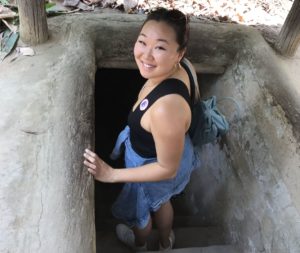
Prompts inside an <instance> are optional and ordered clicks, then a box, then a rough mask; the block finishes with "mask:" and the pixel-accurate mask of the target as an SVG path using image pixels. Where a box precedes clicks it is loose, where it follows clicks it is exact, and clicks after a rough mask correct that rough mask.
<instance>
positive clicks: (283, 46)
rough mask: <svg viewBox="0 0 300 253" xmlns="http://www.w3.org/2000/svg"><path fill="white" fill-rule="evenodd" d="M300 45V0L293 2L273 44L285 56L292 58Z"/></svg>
mask: <svg viewBox="0 0 300 253" xmlns="http://www.w3.org/2000/svg"><path fill="white" fill-rule="evenodd" d="M299 43H300V0H294V3H293V6H292V8H291V10H290V12H289V14H288V16H287V18H286V20H285V22H284V25H283V27H282V28H281V31H280V33H279V37H278V39H277V42H276V44H275V47H276V48H277V50H278V51H279V52H280V53H281V54H282V55H285V56H293V55H294V54H295V53H296V50H297V48H298V46H299Z"/></svg>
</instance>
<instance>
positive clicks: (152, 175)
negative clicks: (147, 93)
mask: <svg viewBox="0 0 300 253" xmlns="http://www.w3.org/2000/svg"><path fill="white" fill-rule="evenodd" d="M189 123H190V110H189V108H188V105H187V103H186V102H185V100H184V99H183V98H182V97H181V96H179V95H174V94H172V95H168V96H165V97H164V98H163V99H161V101H157V103H155V104H154V105H153V108H151V112H150V131H151V133H152V135H153V138H154V141H155V146H156V153H157V162H154V163H150V164H146V165H143V166H139V167H135V168H122V169H113V168H112V167H111V166H109V165H108V164H107V163H105V162H104V161H103V160H102V159H101V158H99V157H98V156H97V155H96V154H95V153H93V152H92V151H90V150H86V152H85V153H84V157H85V161H84V164H85V165H86V166H87V168H88V171H89V172H90V173H91V174H93V175H94V177H95V179H96V180H99V181H102V182H111V183H116V182H151V181H160V180H165V179H170V178H173V177H175V176H176V173H177V170H178V168H179V165H180V160H181V156H182V153H183V149H184V141H185V133H186V130H187V128H188V126H189Z"/></svg>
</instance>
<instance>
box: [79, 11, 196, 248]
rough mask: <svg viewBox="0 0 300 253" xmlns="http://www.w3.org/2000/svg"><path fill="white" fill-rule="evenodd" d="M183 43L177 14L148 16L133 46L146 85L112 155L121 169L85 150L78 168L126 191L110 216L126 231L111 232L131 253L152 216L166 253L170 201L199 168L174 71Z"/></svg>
mask: <svg viewBox="0 0 300 253" xmlns="http://www.w3.org/2000/svg"><path fill="white" fill-rule="evenodd" d="M188 37H189V25H188V19H187V18H186V16H185V15H184V14H183V13H181V12H180V11H178V10H166V9H163V8H159V9H157V10H155V11H153V12H151V13H150V14H149V15H148V17H147V19H146V20H145V22H144V24H143V25H142V28H141V31H140V33H139V35H138V38H137V40H136V43H135V45H134V57H135V61H136V64H137V66H138V69H139V72H140V74H141V76H142V77H143V78H145V79H146V82H145V84H144V86H143V88H142V89H141V90H140V91H139V94H138V98H137V101H136V102H135V103H134V105H133V107H132V108H131V110H130V112H129V115H128V120H127V123H128V124H127V125H126V127H125V128H124V130H123V131H121V133H120V134H119V136H118V139H117V141H116V145H115V147H114V149H113V152H112V154H111V158H112V159H117V158H118V157H120V155H123V154H122V150H123V147H125V152H124V160H125V165H126V168H118V169H116V168H112V167H111V166H110V165H109V164H107V163H106V162H105V161H104V160H102V159H101V158H100V157H99V156H98V155H97V154H96V153H94V152H92V151H91V150H89V149H86V150H85V152H84V157H85V161H84V164H85V165H86V166H87V169H88V171H89V172H90V173H91V174H92V175H93V176H94V177H95V179H96V180H99V181H101V182H108V183H119V182H122V183H125V184H124V186H123V189H122V191H121V193H120V194H119V196H118V198H117V200H116V202H115V203H114V205H113V207H112V212H113V215H114V216H115V217H116V218H118V219H121V220H123V221H124V223H125V224H119V225H118V226H117V228H116V232H117V236H118V238H119V239H120V240H121V241H122V242H123V243H124V244H126V245H127V246H129V247H131V248H132V249H134V250H135V251H144V250H145V249H146V248H147V245H146V240H147V237H148V235H149V234H150V232H151V228H152V218H151V213H154V216H153V217H154V221H155V224H156V226H157V228H158V231H159V248H160V250H169V249H171V248H172V247H173V245H174V240H175V238H174V233H173V231H172V224H173V208H172V205H171V202H170V199H171V198H172V197H173V196H174V195H177V194H179V193H181V192H182V191H183V190H184V188H185V187H186V185H187V183H188V182H189V180H190V176H191V173H192V171H193V170H194V169H195V168H196V167H197V165H198V160H197V156H196V154H195V151H194V147H193V144H192V142H191V139H190V137H189V134H188V130H189V127H190V123H191V97H190V80H189V75H188V73H187V72H186V70H185V69H184V68H182V67H181V64H180V61H181V59H182V58H183V57H184V54H185V51H186V46H187V42H188Z"/></svg>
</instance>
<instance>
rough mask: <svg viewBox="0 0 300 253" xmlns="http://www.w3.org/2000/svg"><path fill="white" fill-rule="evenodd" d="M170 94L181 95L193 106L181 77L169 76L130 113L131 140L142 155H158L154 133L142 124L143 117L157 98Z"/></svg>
mask: <svg viewBox="0 0 300 253" xmlns="http://www.w3.org/2000/svg"><path fill="white" fill-rule="evenodd" d="M168 94H178V95H181V96H182V97H183V98H184V99H185V100H186V101H187V103H188V104H189V106H191V99H190V95H189V91H188V89H187V87H186V85H185V84H184V83H183V82H182V81H181V80H179V79H175V78H169V79H166V80H164V81H163V82H162V83H160V84H159V85H158V86H156V87H155V88H154V89H153V90H152V91H151V92H150V93H149V94H148V95H147V96H146V97H145V98H144V99H143V101H141V103H140V104H139V105H138V106H137V107H136V108H135V110H134V111H130V113H129V115H128V126H129V128H130V142H131V145H132V147H133V149H134V150H135V152H137V153H138V154H139V155H140V156H142V157H156V149H155V143H154V139H153V136H152V134H151V133H150V132H148V131H146V130H145V129H144V128H143V127H142V126H141V118H142V117H143V115H144V113H145V112H146V111H147V110H148V109H149V108H150V107H151V105H152V104H154V103H155V101H156V100H157V99H159V98H160V97H163V96H166V95H168Z"/></svg>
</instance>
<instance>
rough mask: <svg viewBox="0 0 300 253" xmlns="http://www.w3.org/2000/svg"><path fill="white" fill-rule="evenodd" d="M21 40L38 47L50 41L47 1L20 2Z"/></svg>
mask: <svg viewBox="0 0 300 253" xmlns="http://www.w3.org/2000/svg"><path fill="white" fill-rule="evenodd" d="M18 8H19V17H20V37H21V40H22V41H24V42H25V43H29V44H30V45H36V44H40V43H43V42H45V41H47V40H48V25H47V16H46V10H45V0H18Z"/></svg>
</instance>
